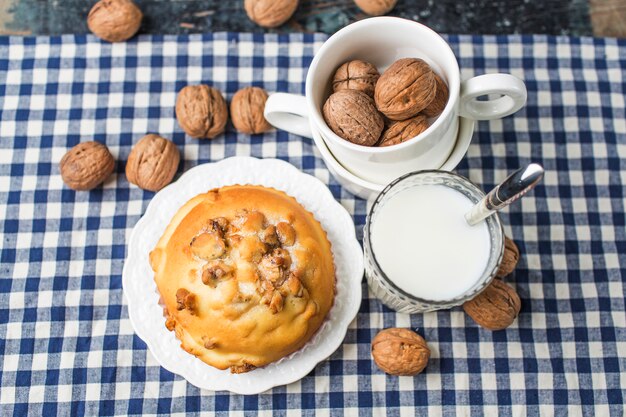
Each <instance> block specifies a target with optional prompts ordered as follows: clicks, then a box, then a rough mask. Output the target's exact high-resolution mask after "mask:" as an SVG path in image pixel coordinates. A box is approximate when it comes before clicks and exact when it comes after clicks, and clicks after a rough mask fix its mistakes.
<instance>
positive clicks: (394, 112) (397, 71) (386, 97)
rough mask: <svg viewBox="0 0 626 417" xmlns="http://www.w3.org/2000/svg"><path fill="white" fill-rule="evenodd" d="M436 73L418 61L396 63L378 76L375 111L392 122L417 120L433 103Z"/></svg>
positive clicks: (435, 91)
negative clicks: (418, 115)
mask: <svg viewBox="0 0 626 417" xmlns="http://www.w3.org/2000/svg"><path fill="white" fill-rule="evenodd" d="M436 83H437V81H436V80H435V73H434V72H433V70H432V69H431V68H430V65H428V64H427V63H426V61H424V60H422V59H419V58H403V59H399V60H397V61H396V62H394V63H393V64H391V66H390V67H389V68H387V70H386V71H385V72H384V73H383V75H381V76H380V78H379V79H378V83H376V88H375V90H374V100H375V101H376V107H377V108H378V110H380V111H381V112H382V113H383V114H384V115H385V116H387V117H388V118H389V119H391V120H406V119H409V118H411V117H414V116H416V115H417V114H418V113H419V112H421V111H422V110H424V109H425V108H426V107H428V106H429V105H430V103H431V102H432V101H433V100H434V98H435V95H436V93H437V84H436Z"/></svg>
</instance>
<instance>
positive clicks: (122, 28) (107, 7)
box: [87, 0, 143, 42]
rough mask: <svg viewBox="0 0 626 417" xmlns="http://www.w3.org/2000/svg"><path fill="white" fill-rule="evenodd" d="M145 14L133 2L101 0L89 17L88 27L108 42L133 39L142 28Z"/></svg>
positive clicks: (128, 0)
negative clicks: (140, 27)
mask: <svg viewBox="0 0 626 417" xmlns="http://www.w3.org/2000/svg"><path fill="white" fill-rule="evenodd" d="M142 18H143V14H142V13H141V10H139V7H137V5H136V4H135V3H133V2H132V1H131V0H100V1H99V2H97V3H96V4H95V5H94V6H93V7H92V8H91V11H90V12H89V15H88V16H87V26H89V30H90V31H92V32H93V34H94V35H96V36H97V37H99V38H101V39H104V40H105V41H108V42H122V41H125V40H127V39H130V38H132V37H133V36H134V35H135V33H137V31H138V30H139V26H141V19H142Z"/></svg>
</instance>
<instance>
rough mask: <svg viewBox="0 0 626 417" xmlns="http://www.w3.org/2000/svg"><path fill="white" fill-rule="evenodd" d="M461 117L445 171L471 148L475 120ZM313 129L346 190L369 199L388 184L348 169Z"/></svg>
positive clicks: (338, 180)
mask: <svg viewBox="0 0 626 417" xmlns="http://www.w3.org/2000/svg"><path fill="white" fill-rule="evenodd" d="M459 119H460V120H459V134H458V138H457V141H456V145H455V146H454V149H453V150H452V153H451V154H450V156H449V157H448V159H447V160H446V162H445V163H444V164H443V165H442V166H441V167H440V168H439V169H441V170H444V171H452V170H453V169H454V168H456V166H457V165H458V164H459V162H461V160H462V159H463V157H464V156H465V153H466V152H467V148H469V145H470V142H471V141H472V135H473V133H474V121H473V120H471V119H466V118H463V117H460V118H459ZM312 130H313V140H314V141H315V145H316V146H317V149H318V150H319V151H320V154H321V155H322V159H323V160H324V162H325V163H326V167H328V170H329V171H330V173H331V174H333V176H334V177H335V179H336V180H337V182H339V184H341V185H342V186H343V187H344V188H345V189H346V190H348V191H350V192H351V193H352V194H354V195H356V196H358V197H361V198H363V199H366V200H368V199H370V198H374V197H376V196H377V195H378V194H379V193H380V192H381V191H382V190H383V189H384V188H385V187H386V186H387V184H377V183H374V182H371V181H367V180H364V179H362V178H361V177H358V176H356V175H355V174H353V173H352V172H350V171H348V170H347V169H346V168H344V166H343V165H341V164H340V163H339V162H338V161H337V160H336V159H335V157H334V156H333V154H332V153H331V152H330V150H329V149H328V146H326V143H324V140H323V139H322V137H321V135H320V134H319V132H318V131H317V130H315V129H312Z"/></svg>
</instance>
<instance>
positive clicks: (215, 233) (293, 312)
mask: <svg viewBox="0 0 626 417" xmlns="http://www.w3.org/2000/svg"><path fill="white" fill-rule="evenodd" d="M150 264H151V265H152V269H153V270H154V279H155V281H156V284H157V287H158V290H159V293H160V294H161V298H162V302H163V304H164V305H165V307H164V313H165V318H166V322H165V325H166V327H167V328H168V329H169V330H173V331H175V334H176V337H177V338H178V339H180V341H181V347H182V348H183V349H185V350H186V351H187V352H189V353H191V354H193V355H195V356H197V357H198V358H199V359H201V360H202V361H204V362H206V363H208V364H209V365H212V366H214V367H216V368H219V369H227V368H230V370H231V372H233V373H241V372H247V371H250V370H252V369H254V368H256V367H261V366H264V365H267V364H268V363H271V362H274V361H276V360H278V359H280V358H282V357H284V356H287V355H289V354H290V353H292V352H295V351H296V350H298V349H300V348H301V347H302V346H303V345H304V344H305V343H306V342H307V341H308V340H309V339H311V337H312V336H313V335H314V334H315V332H316V331H317V330H318V329H319V327H320V326H321V325H322V323H323V322H324V319H325V318H326V315H327V314H328V312H329V310H330V308H331V307H332V304H333V299H334V295H335V268H334V264H333V257H332V253H331V250H330V243H329V242H328V238H327V237H326V233H325V232H324V230H323V229H322V227H321V225H320V224H319V223H318V222H317V221H316V220H315V218H314V217H313V215H312V214H311V213H309V212H308V211H306V210H305V209H304V208H303V207H302V206H301V205H300V204H298V202H297V201H296V200H295V199H294V198H293V197H290V196H288V195H287V194H285V193H283V192H282V191H277V190H275V189H271V188H265V187H261V186H253V185H234V186H228V187H222V188H218V189H214V190H211V191H209V192H207V193H205V194H200V195H197V196H196V197H194V198H192V199H191V200H189V201H188V202H187V203H186V204H185V205H183V206H182V207H181V208H180V209H179V210H178V212H177V213H176V214H175V215H174V217H173V218H172V220H171V222H170V224H169V225H168V226H167V228H166V229H165V232H164V234H163V236H162V237H161V239H160V240H159V242H158V243H157V246H156V247H155V248H154V250H153V251H152V252H151V253H150Z"/></svg>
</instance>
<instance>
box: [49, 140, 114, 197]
mask: <svg viewBox="0 0 626 417" xmlns="http://www.w3.org/2000/svg"><path fill="white" fill-rule="evenodd" d="M59 169H60V171H61V178H63V182H65V184H67V185H68V187H70V188H71V189H73V190H77V191H85V190H91V189H92V188H95V187H96V186H97V185H99V184H102V183H103V182H104V180H106V179H107V178H108V177H109V175H111V174H112V173H113V170H114V169H115V160H114V159H113V155H111V152H109V149H108V148H107V147H106V146H105V145H103V144H101V143H98V142H82V143H79V144H78V145H76V146H74V147H73V148H72V149H70V150H69V151H68V152H67V153H66V154H65V155H63V158H61V162H60V163H59Z"/></svg>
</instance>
